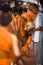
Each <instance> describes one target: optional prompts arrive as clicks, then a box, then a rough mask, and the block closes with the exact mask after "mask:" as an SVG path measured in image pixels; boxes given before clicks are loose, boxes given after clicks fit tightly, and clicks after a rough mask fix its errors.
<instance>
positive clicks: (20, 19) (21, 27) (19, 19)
mask: <svg viewBox="0 0 43 65" xmlns="http://www.w3.org/2000/svg"><path fill="white" fill-rule="evenodd" d="M16 18H17V20H18V23H19V32H20V35H21V37H24V36H25V32H24V19H23V18H22V17H21V16H19V15H17V16H16Z"/></svg>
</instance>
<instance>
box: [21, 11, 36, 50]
mask: <svg viewBox="0 0 43 65" xmlns="http://www.w3.org/2000/svg"><path fill="white" fill-rule="evenodd" d="M22 16H24V17H25V18H26V19H27V22H34V19H35V16H36V14H34V13H32V12H27V13H24V14H22ZM31 42H32V36H29V37H28V39H27V42H26V44H28V45H29V44H31ZM23 50H24V51H27V48H26V47H25V46H24V47H23Z"/></svg>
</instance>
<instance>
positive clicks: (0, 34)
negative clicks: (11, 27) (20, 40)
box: [0, 26, 12, 65]
mask: <svg viewBox="0 0 43 65" xmlns="http://www.w3.org/2000/svg"><path fill="white" fill-rule="evenodd" d="M11 46H12V39H11V37H10V34H9V33H8V32H7V30H6V29H5V28H4V27H1V26H0V50H3V51H5V52H8V53H9V52H10V49H11ZM9 64H10V59H3V58H2V59H0V65H9Z"/></svg>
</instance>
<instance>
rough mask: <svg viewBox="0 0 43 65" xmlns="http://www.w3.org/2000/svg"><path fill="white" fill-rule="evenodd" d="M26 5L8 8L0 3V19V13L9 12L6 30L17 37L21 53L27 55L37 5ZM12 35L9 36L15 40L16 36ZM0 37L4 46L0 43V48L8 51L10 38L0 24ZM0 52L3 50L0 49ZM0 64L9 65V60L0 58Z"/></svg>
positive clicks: (0, 41)
mask: <svg viewBox="0 0 43 65" xmlns="http://www.w3.org/2000/svg"><path fill="white" fill-rule="evenodd" d="M27 6H28V8H26V7H24V8H23V7H12V8H10V7H9V6H8V5H2V6H1V5H0V21H1V15H2V13H4V14H5V13H9V14H10V16H11V17H12V22H11V23H10V24H9V25H8V32H9V33H11V34H13V35H16V37H17V38H18V42H19V47H20V48H19V49H20V51H21V53H22V55H28V53H29V49H30V46H31V43H32V42H33V40H32V30H33V29H34V20H35V17H36V15H37V13H38V6H37V5H36V4H35V3H28V4H27ZM8 19H9V18H8ZM5 22H6V20H5ZM13 35H12V36H11V37H12V38H14V40H16V37H13ZM4 36H5V38H4ZM6 38H7V40H6ZM0 39H1V40H0V43H3V44H2V45H3V46H4V47H3V46H2V47H1V45H0V48H1V49H2V50H5V51H6V50H7V52H8V51H9V49H8V47H9V48H10V44H11V43H12V39H11V38H10V35H9V34H8V33H7V31H5V29H4V28H3V27H1V26H0ZM2 39H3V41H2ZM9 42H10V44H9ZM15 44H16V42H15ZM30 50H31V49H30ZM0 53H3V52H2V51H1V50H0ZM3 54H4V53H3ZM4 55H5V54H4ZM0 56H1V54H0ZM15 60H16V59H15ZM0 65H9V60H8V59H7V61H6V63H5V61H4V60H3V59H2V60H0ZM22 65H23V64H22Z"/></svg>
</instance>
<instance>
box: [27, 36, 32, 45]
mask: <svg viewBox="0 0 43 65" xmlns="http://www.w3.org/2000/svg"><path fill="white" fill-rule="evenodd" d="M31 41H32V36H30V37H28V39H27V44H28V45H29V44H31Z"/></svg>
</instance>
